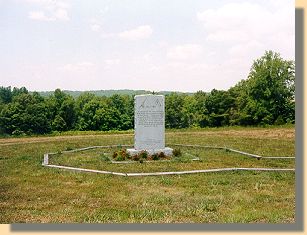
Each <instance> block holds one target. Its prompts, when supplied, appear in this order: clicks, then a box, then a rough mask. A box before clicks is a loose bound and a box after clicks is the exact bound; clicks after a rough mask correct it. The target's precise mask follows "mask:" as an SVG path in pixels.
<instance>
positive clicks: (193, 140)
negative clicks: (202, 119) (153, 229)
mask: <svg viewBox="0 0 307 235" xmlns="http://www.w3.org/2000/svg"><path fill="white" fill-rule="evenodd" d="M294 137H295V133H294V126H292V127H274V128H215V129H204V130H176V131H168V132H167V134H166V142H167V144H174V143H178V144H199V145H213V146H227V147H230V148H235V149H239V150H242V151H246V152H250V153H255V154H259V155H262V156H294V153H295V142H294ZM113 144H133V134H132V133H131V134H130V133H124V134H102V135H97V134H92V135H91V134H89V135H77V136H56V137H32V138H5V139H0V177H1V178H0V222H1V223H18V222H28V223H32V222H39V223H47V222H55V223H69V222H78V223H81V222H83V223H84V222H85V223H177V222H178V223H182V222H196V223H236V222H240V223H254V222H256V223H263V222H267V223H293V222H295V220H294V218H295V174H294V173H293V172H221V173H202V174H192V175H181V176H178V175H177V176H150V177H121V176H113V175H101V174H93V173H80V172H73V171H66V170H60V169H52V168H46V167H42V165H41V163H42V158H43V154H44V153H47V152H58V151H62V150H65V149H70V148H72V149H74V148H82V147H87V146H93V145H113ZM100 151H102V150H100ZM182 151H184V152H188V153H189V152H190V153H191V154H195V155H198V156H199V157H200V158H201V160H202V161H201V162H186V163H185V162H171V163H162V162H158V163H143V164H141V163H134V164H129V165H127V164H126V165H116V166H115V164H110V163H108V162H104V161H103V160H102V159H101V158H99V156H100V154H101V152H97V151H96V152H95V151H93V152H92V153H91V152H88V153H91V154H92V155H91V154H86V153H85V152H84V153H83V155H82V154H80V155H79V156H78V155H72V156H68V155H67V156H65V158H59V159H57V158H54V159H53V161H59V162H60V163H62V164H63V163H67V164H72V165H75V166H82V167H87V168H91V169H107V170H117V171H119V172H152V171H160V170H166V171H170V170H191V169H210V168H218V167H240V166H242V167H258V166H259V167H278V168H294V166H295V160H287V159H286V160H269V159H267V160H265V159H262V160H259V161H258V160H256V159H251V158H248V157H245V156H242V155H238V154H233V153H228V152H224V151H219V150H199V149H188V148H182ZM102 152H103V151H102ZM95 154H96V155H95ZM89 156H93V158H92V159H91V158H90V157H89ZM76 159H77V160H78V161H74V160H76Z"/></svg>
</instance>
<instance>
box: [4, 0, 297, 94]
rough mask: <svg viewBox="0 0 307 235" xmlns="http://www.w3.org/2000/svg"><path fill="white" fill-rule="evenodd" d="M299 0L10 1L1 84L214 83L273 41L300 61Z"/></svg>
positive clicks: (222, 83) (231, 79)
mask: <svg viewBox="0 0 307 235" xmlns="http://www.w3.org/2000/svg"><path fill="white" fill-rule="evenodd" d="M294 12H295V8H294V1H293V0H254V1H247V0H246V1H242V0H241V1H240V0H227V1H226V0H221V1H206V0H189V1H187V0H167V1H162V0H91V1H85V0H82V1H81V0H78V1H77V0H74V1H73V0H59V1H58V0H0V52H1V53H0V71H1V75H0V79H1V80H0V86H17V87H21V86H25V87H27V88H28V89H29V90H40V91H42V90H54V89H56V88H60V89H68V90H100V89H146V90H152V91H161V90H173V91H197V90H203V91H210V90H212V89H213V88H216V89H228V88H229V87H231V86H234V85H235V84H236V83H237V82H238V81H240V80H241V79H246V78H247V75H248V72H249V69H250V67H251V65H252V63H253V60H254V59H257V58H259V57H260V56H262V55H263V54H264V52H265V50H274V51H276V52H279V53H280V54H281V56H282V57H283V58H285V59H291V60H294V48H295V46H294Z"/></svg>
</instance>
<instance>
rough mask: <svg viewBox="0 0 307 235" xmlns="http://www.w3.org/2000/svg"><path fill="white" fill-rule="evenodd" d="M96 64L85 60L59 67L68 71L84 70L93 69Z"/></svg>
mask: <svg viewBox="0 0 307 235" xmlns="http://www.w3.org/2000/svg"><path fill="white" fill-rule="evenodd" d="M93 66H94V64H93V63H92V62H89V61H83V62H79V63H69V64H65V65H64V66H61V67H59V69H60V70H63V71H67V72H84V71H87V70H89V69H91V68H92V67H93Z"/></svg>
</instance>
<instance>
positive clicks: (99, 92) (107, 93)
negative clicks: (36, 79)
mask: <svg viewBox="0 0 307 235" xmlns="http://www.w3.org/2000/svg"><path fill="white" fill-rule="evenodd" d="M53 92H54V91H38V93H39V94H40V95H42V96H44V97H47V96H50V95H52V94H53ZM63 92H65V93H66V94H69V95H71V96H72V97H74V98H77V97H78V96H80V95H81V94H82V93H85V92H87V93H91V94H94V95H96V96H107V97H110V96H112V95H114V94H119V95H140V94H151V93H152V92H151V91H146V90H128V89H124V90H93V91H70V90H63ZM172 92H173V91H160V92H156V94H160V95H167V94H170V93H172ZM176 93H180V94H183V93H184V94H187V95H191V94H193V93H192V92H177V91H176Z"/></svg>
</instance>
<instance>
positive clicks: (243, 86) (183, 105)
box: [0, 51, 295, 135]
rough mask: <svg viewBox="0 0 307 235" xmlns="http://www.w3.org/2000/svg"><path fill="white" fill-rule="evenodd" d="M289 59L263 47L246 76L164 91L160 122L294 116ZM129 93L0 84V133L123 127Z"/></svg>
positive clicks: (214, 123) (241, 121)
mask: <svg viewBox="0 0 307 235" xmlns="http://www.w3.org/2000/svg"><path fill="white" fill-rule="evenodd" d="M294 66H295V65H294V62H293V61H288V60H284V59H283V58H281V56H280V54H278V53H276V52H272V51H266V52H265V54H264V55H263V56H262V57H261V58H259V59H257V60H255V61H254V63H253V65H252V67H251V69H250V73H249V75H248V78H247V79H245V80H241V81H240V82H238V83H237V84H236V85H235V86H233V87H231V88H230V89H228V90H226V91H224V90H216V89H213V90H212V91H211V92H203V91H198V92H196V93H193V94H184V93H176V92H174V93H171V94H168V95H166V96H165V126H166V128H188V127H220V126H230V125H242V126H247V125H248V126H254V125H279V124H285V123H294V120H295V116H294V115H295V99H294V95H295V84H294V80H295V79H294V78H295V67H294ZM133 127H134V96H133V95H119V94H114V95H112V96H111V97H106V96H102V97H99V96H96V95H94V94H90V93H87V92H84V93H82V94H81V95H80V96H78V97H77V98H73V97H72V96H71V95H69V94H66V93H65V92H63V91H61V90H60V89H56V90H55V91H54V93H53V94H52V95H50V96H49V97H43V96H41V95H40V94H39V93H38V92H29V91H28V90H27V89H26V88H24V87H22V88H16V87H14V88H13V89H12V88H11V87H0V134H2V135H5V134H8V135H21V134H45V133H50V132H52V131H68V130H101V131H108V130H129V129H133Z"/></svg>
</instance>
